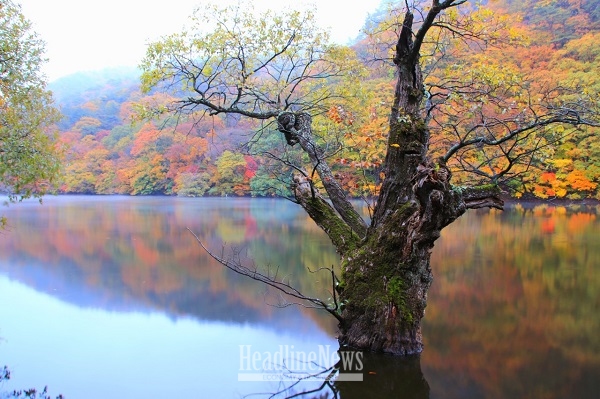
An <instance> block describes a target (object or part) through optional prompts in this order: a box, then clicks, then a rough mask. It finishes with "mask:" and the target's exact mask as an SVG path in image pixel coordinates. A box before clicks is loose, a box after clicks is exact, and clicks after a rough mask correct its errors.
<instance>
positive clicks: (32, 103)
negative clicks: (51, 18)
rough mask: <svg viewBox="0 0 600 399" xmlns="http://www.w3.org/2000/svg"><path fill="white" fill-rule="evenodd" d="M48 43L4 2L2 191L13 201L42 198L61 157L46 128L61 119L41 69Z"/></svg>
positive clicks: (0, 39)
mask: <svg viewBox="0 0 600 399" xmlns="http://www.w3.org/2000/svg"><path fill="white" fill-rule="evenodd" d="M43 53H44V42H43V41H42V40H41V39H40V38H39V37H38V35H37V34H36V33H35V32H34V31H33V30H32V28H31V23H30V22H29V21H28V20H27V19H26V18H25V16H24V15H23V14H22V13H21V8H20V6H19V5H17V4H15V3H13V2H12V1H10V0H1V1H0V189H1V190H2V192H5V193H8V195H9V198H10V200H11V201H14V200H20V199H24V198H27V197H31V196H41V195H43V194H44V193H45V192H46V191H47V189H48V188H49V184H50V183H51V182H52V181H53V180H54V179H55V178H56V177H57V175H58V172H59V168H60V163H59V160H60V156H59V151H58V149H57V147H56V146H55V140H54V136H52V135H51V134H49V132H48V130H47V129H48V128H49V127H50V126H52V125H53V124H54V123H55V122H57V121H58V119H59V117H60V114H59V113H58V111H57V110H56V109H55V108H54V106H53V101H52V94H51V92H50V91H48V90H47V88H46V80H45V76H44V75H43V74H42V72H41V70H40V68H41V66H42V64H43V62H44V61H45V59H44V58H43Z"/></svg>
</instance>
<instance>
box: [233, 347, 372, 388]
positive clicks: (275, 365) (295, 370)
mask: <svg viewBox="0 0 600 399" xmlns="http://www.w3.org/2000/svg"><path fill="white" fill-rule="evenodd" d="M363 368H364V366H363V353H362V352H357V351H338V350H334V349H332V348H331V346H330V345H319V346H318V349H317V350H315V351H305V350H297V349H295V348H294V345H279V346H278V347H277V349H276V350H274V351H258V350H253V349H252V345H240V368H239V372H238V381H299V380H335V381H362V380H363Z"/></svg>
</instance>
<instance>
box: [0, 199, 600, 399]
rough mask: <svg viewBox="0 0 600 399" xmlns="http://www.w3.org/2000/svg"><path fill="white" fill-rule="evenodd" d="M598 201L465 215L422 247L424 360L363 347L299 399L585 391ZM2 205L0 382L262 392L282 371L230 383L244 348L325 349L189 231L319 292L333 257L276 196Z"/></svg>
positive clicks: (596, 347)
mask: <svg viewBox="0 0 600 399" xmlns="http://www.w3.org/2000/svg"><path fill="white" fill-rule="evenodd" d="M599 211H600V208H598V207H593V206H588V207H583V206H579V207H574V206H571V207H561V206H548V205H544V206H536V207H534V206H524V205H518V206H511V207H509V208H508V209H507V210H506V211H504V212H496V211H478V212H475V211H471V212H469V213H467V214H466V215H465V216H463V217H462V218H461V219H459V220H458V221H457V222H456V223H454V224H453V225H452V226H450V227H449V228H447V229H446V230H444V232H443V234H442V238H441V239H440V240H438V242H437V243H436V246H435V249H434V252H433V256H432V268H433V272H434V283H433V286H432V288H431V290H430V293H429V305H428V307H427V313H426V317H425V320H424V322H423V332H424V339H425V345H426V347H425V351H424V352H423V354H422V356H421V357H420V358H412V359H398V358H394V357H387V356H374V355H367V354H365V355H364V357H363V358H362V359H361V360H362V363H363V365H364V369H363V372H362V374H361V377H362V378H363V382H336V383H335V384H331V386H325V387H323V389H322V390H320V391H318V392H317V393H315V394H314V395H309V396H307V397H324V398H327V397H336V396H335V395H337V397H341V398H343V399H349V398H428V397H429V398H525V397H527V398H596V397H598V395H599V394H600V334H599V332H600V273H598V272H597V271H598V269H599V268H600V245H599V243H600V220H599V219H598V212H599ZM1 213H3V214H4V215H6V216H7V217H8V220H9V227H8V229H7V230H6V231H4V232H2V233H0V368H1V366H3V365H7V366H9V368H10V369H11V371H12V378H11V380H10V381H7V382H6V381H5V382H3V383H0V392H3V391H4V392H7V391H10V390H12V389H14V388H21V389H22V388H29V387H38V388H42V387H44V386H45V385H48V387H49V392H50V394H52V395H57V394H59V393H62V394H63V395H64V396H65V397H66V398H68V399H79V398H86V399H88V398H159V397H190V398H236V397H243V396H245V395H250V394H254V393H262V395H257V396H251V397H253V398H254V397H269V395H268V394H269V393H272V392H276V391H278V390H279V389H281V388H282V387H286V386H289V385H291V384H292V382H286V383H284V384H279V383H275V382H264V381H251V382H247V381H239V380H240V379H243V378H240V376H241V375H242V374H244V373H247V372H248V371H251V372H255V371H256V370H255V368H254V365H253V364H252V361H251V360H252V356H254V355H256V356H258V357H259V360H260V361H263V360H265V358H266V357H268V356H269V355H275V358H276V356H277V354H284V355H283V363H285V364H286V366H290V368H292V367H291V362H290V358H289V357H288V355H289V353H287V352H286V351H291V353H292V357H291V358H292V359H293V358H294V356H296V357H297V356H299V354H306V353H308V354H317V355H318V356H317V358H318V361H317V363H318V367H322V368H323V369H326V368H327V367H329V366H331V365H333V363H334V362H335V360H336V358H335V352H336V350H337V349H338V346H337V341H336V339H335V334H336V327H335V324H336V323H335V321H334V320H332V318H331V317H330V316H328V315H326V314H322V313H318V312H315V311H314V310H311V309H305V308H299V307H293V306H291V307H285V308H280V307H278V306H277V305H280V304H281V303H282V302H281V298H279V297H278V296H277V295H275V294H274V293H272V292H268V291H266V290H265V288H264V287H263V286H261V285H260V284H258V283H256V282H253V281H251V280H249V279H247V278H243V277H240V276H237V275H235V274H233V273H232V272H229V271H227V270H226V269H225V268H224V267H222V266H220V265H219V264H217V263H216V262H214V261H213V260H211V259H210V257H209V256H208V255H207V254H206V253H205V251H204V250H203V249H202V248H201V247H200V245H199V244H198V243H197V242H196V241H195V239H194V237H193V235H192V234H191V233H190V232H189V231H188V230H187V229H188V228H189V229H190V230H192V231H193V232H194V233H196V234H197V235H198V237H199V238H200V239H201V241H202V242H203V243H204V244H205V245H206V246H207V247H208V248H210V249H211V250H213V251H214V252H217V253H219V254H220V253H224V254H225V255H227V254H229V253H231V251H235V252H236V253H240V254H241V256H242V257H243V261H244V262H245V263H246V264H247V265H257V266H258V267H259V268H260V269H261V270H266V269H268V270H269V271H271V272H273V273H274V272H275V271H277V273H278V276H283V277H282V278H285V279H287V280H289V281H290V282H291V283H292V284H293V285H294V286H296V287H298V288H300V290H301V291H303V292H305V293H307V294H310V295H315V296H319V297H321V298H325V299H326V298H327V296H328V289H329V281H328V280H327V278H326V277H327V276H326V275H325V274H319V273H311V272H309V271H307V269H311V270H313V271H314V270H316V269H318V268H319V267H327V266H331V265H336V264H337V263H338V261H337V256H336V254H335V252H334V250H333V248H332V247H331V246H330V244H329V243H328V240H327V237H326V236H325V235H324V234H323V233H322V232H321V231H320V230H319V229H318V228H317V227H315V226H314V224H313V223H312V222H311V221H310V219H308V217H307V216H306V215H305V214H304V213H303V212H302V210H301V209H299V208H298V207H297V206H296V205H294V204H292V203H290V202H287V201H285V200H277V199H235V198H218V199H215V198H206V199H184V198H163V197H118V196H117V197H79V196H76V197H58V198H56V197H49V198H46V199H45V200H44V204H43V205H39V204H38V203H37V202H35V201H30V202H25V203H22V204H18V205H11V206H10V207H8V208H3V209H2V212H1ZM324 354H326V356H324ZM331 354H333V355H334V356H330V355H331ZM286 359H287V360H286ZM268 360H269V361H271V360H274V359H268ZM278 360H281V358H280V359H278ZM278 360H277V361H273V362H269V364H274V363H278ZM309 360H310V359H309ZM260 361H259V363H260ZM281 363H282V362H279V363H278V364H279V365H281ZM251 364H252V367H249V366H250V365H251ZM296 366H298V365H297V364H296ZM312 366H314V365H312V364H311V367H312ZM300 367H301V366H300ZM311 370H312V369H311ZM251 374H252V373H251ZM256 375H258V374H256ZM256 375H255V376H256ZM256 379H258V378H256ZM320 385H321V384H320V383H319V382H316V381H310V382H307V383H306V384H304V383H303V384H299V385H297V386H295V387H294V388H293V390H294V391H299V390H309V389H317V388H319V387H320ZM265 394H267V395H265ZM287 394H289V392H288V393H287ZM285 396H286V395H285V394H282V395H279V396H277V397H285ZM0 397H2V395H1V394H0Z"/></svg>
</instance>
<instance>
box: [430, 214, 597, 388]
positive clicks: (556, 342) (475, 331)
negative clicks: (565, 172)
mask: <svg viewBox="0 0 600 399" xmlns="http://www.w3.org/2000/svg"><path fill="white" fill-rule="evenodd" d="M597 212H598V208H596V207H591V208H583V207H579V208H573V207H570V208H565V207H552V206H538V207H522V206H517V207H515V208H514V209H512V210H511V211H510V212H505V213H502V214H500V213H497V212H479V214H475V213H471V214H468V215H466V216H465V217H463V219H462V220H460V221H459V224H458V225H457V226H456V227H453V228H456V229H460V231H461V234H460V235H458V234H456V233H453V230H452V229H450V230H449V231H448V232H447V233H446V234H444V235H443V238H442V239H441V241H440V242H439V243H438V245H437V246H436V249H435V251H434V255H433V258H432V267H433V268H434V269H435V270H436V271H437V273H436V276H437V277H436V281H435V283H434V286H433V290H432V291H431V293H430V300H431V301H430V305H429V307H428V308H427V311H428V312H429V314H430V316H431V317H429V318H428V321H427V322H426V323H425V328H424V330H425V337H426V338H427V341H428V342H427V345H428V348H429V350H428V351H427V353H426V354H425V357H424V361H425V364H426V367H425V374H426V375H427V376H428V378H429V379H430V381H443V380H446V379H448V377H449V376H452V377H451V378H452V380H453V381H454V383H453V384H452V385H451V386H452V387H454V388H455V390H448V386H446V385H445V386H444V387H443V388H442V387H433V391H434V392H435V391H436V388H438V389H444V394H445V396H444V397H457V398H459V397H462V396H461V393H462V392H464V391H465V390H469V391H472V392H476V391H480V392H485V395H482V396H485V397H489V398H506V397H523V396H524V395H525V396H527V395H533V397H547V398H563V397H590V394H591V392H592V391H590V389H591V388H592V387H593V386H595V385H594V384H593V383H592V382H593V380H594V379H596V378H597V376H598V375H599V370H600V338H598V336H597V333H596V332H597V331H599V330H600V319H599V318H598V316H597V309H598V306H599V305H600V299H599V298H598V296H597V295H596V294H595V293H596V292H597V291H598V288H600V277H599V276H598V274H597V273H596V272H595V269H596V266H597V265H598V264H600V263H599V262H600V251H599V250H598V249H597V248H596V247H595V245H593V244H592V243H593V242H597V241H598V239H599V238H600V237H598V236H599V235H600V231H599V230H598V224H597V221H596V213H597ZM457 231H458V230H457ZM465 242H469V243H472V245H470V246H468V247H465V246H464V243H465ZM481 288H483V289H481ZM460 353H462V354H463V355H461V356H458V354H460ZM590 383H592V385H590Z"/></svg>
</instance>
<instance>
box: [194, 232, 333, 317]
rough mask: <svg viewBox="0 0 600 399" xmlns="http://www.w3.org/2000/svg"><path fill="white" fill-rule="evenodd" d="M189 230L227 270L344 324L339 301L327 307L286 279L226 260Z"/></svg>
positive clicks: (238, 262)
mask: <svg viewBox="0 0 600 399" xmlns="http://www.w3.org/2000/svg"><path fill="white" fill-rule="evenodd" d="M187 230H188V231H189V232H190V233H192V235H193V236H194V238H195V239H196V241H197V242H198V243H199V244H200V246H201V247H202V249H204V250H205V251H206V253H207V254H208V255H209V256H210V257H211V258H213V259H214V260H216V261H217V262H219V263H220V264H222V265H223V266H225V267H226V268H227V269H229V270H231V271H233V272H235V273H237V274H240V275H242V276H246V277H249V278H251V279H252V280H255V281H259V282H261V283H263V284H265V285H267V286H269V287H272V288H274V289H276V290H277V291H279V292H280V293H282V294H284V295H285V296H287V297H290V298H294V299H295V300H297V301H298V302H293V303H292V304H294V305H298V306H302V307H306V308H314V309H321V310H324V311H326V312H327V313H329V314H331V315H332V316H333V317H335V318H336V319H337V320H338V321H339V322H342V320H343V319H342V317H341V316H340V313H341V312H340V309H339V304H338V303H337V300H335V301H334V304H333V305H332V306H329V305H327V303H325V302H323V301H322V300H321V299H319V298H313V297H309V296H307V295H304V294H303V293H301V292H300V291H299V290H298V289H296V288H294V287H293V286H292V285H291V284H290V283H289V282H286V281H285V278H282V279H281V280H279V279H278V276H277V274H275V275H273V276H271V275H269V274H264V273H261V272H259V271H258V269H257V268H249V267H247V266H244V265H243V264H242V263H241V261H240V259H239V258H237V257H236V256H235V255H232V256H231V257H230V259H225V258H223V257H220V256H217V255H215V254H214V253H212V252H211V251H210V250H208V248H206V247H205V246H204V244H203V243H202V241H201V240H200V238H199V237H198V236H197V235H196V234H195V233H194V232H193V231H192V230H191V229H189V228H188V229H187ZM332 275H333V273H332ZM333 278H334V277H333ZM333 284H335V280H334V282H333Z"/></svg>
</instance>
